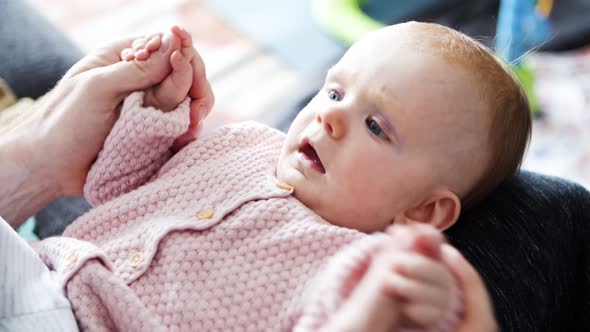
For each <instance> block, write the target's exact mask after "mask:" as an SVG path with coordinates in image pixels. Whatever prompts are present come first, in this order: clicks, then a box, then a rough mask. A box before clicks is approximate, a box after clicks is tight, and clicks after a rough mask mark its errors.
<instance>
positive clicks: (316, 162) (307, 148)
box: [298, 140, 326, 174]
mask: <svg viewBox="0 0 590 332" xmlns="http://www.w3.org/2000/svg"><path fill="white" fill-rule="evenodd" d="M298 151H299V153H301V154H302V155H303V156H304V157H305V159H307V160H309V161H310V162H311V165H312V168H314V169H315V170H316V171H318V172H320V173H322V174H325V173H326V169H325V168H324V165H323V164H322V161H321V160H320V156H318V153H317V152H316V150H315V149H314V148H313V146H312V145H311V144H310V143H309V141H308V140H304V141H303V142H302V143H301V146H300V147H299V150H298Z"/></svg>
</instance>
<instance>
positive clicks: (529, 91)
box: [512, 62, 539, 115]
mask: <svg viewBox="0 0 590 332" xmlns="http://www.w3.org/2000/svg"><path fill="white" fill-rule="evenodd" d="M512 69H513V70H514V73H515V74H516V77H517V78H518V80H519V81H520V84H521V85H522V88H523V89H524V92H525V93H526V95H527V98H528V100H529V105H530V106H531V111H532V112H533V115H536V114H537V112H538V111H539V101H538V100H537V96H536V94H535V72H534V71H533V68H531V67H530V66H528V65H527V64H526V63H525V62H522V63H521V64H520V65H516V66H512Z"/></svg>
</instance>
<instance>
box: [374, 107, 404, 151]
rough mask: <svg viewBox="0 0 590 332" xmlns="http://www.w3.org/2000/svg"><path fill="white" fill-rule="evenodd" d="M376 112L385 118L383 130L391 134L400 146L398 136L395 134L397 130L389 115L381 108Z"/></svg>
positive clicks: (400, 142)
mask: <svg viewBox="0 0 590 332" xmlns="http://www.w3.org/2000/svg"><path fill="white" fill-rule="evenodd" d="M378 112H379V113H380V114H381V116H382V117H383V118H384V119H385V123H384V124H383V125H384V126H385V127H386V128H385V131H386V132H388V133H389V134H390V135H391V136H393V139H394V140H395V142H396V143H397V144H398V145H399V146H400V147H401V145H402V141H401V139H400V138H399V135H398V134H397V130H396V129H395V125H394V124H393V121H392V119H391V117H390V116H389V115H388V114H386V113H385V112H382V111H381V110H379V111H378Z"/></svg>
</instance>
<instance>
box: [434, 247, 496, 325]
mask: <svg viewBox="0 0 590 332" xmlns="http://www.w3.org/2000/svg"><path fill="white" fill-rule="evenodd" d="M442 260H443V261H444V262H445V263H446V264H447V266H449V267H450V268H451V270H452V272H453V274H454V275H455V277H456V278H457V280H458V281H459V283H460V285H459V287H460V289H461V292H462V295H463V300H464V315H463V317H462V320H461V322H460V323H459V327H458V329H457V332H471V331H481V332H497V331H499V329H498V325H497V323H496V319H495V317H494V310H493V308H492V304H491V301H490V297H489V295H488V293H487V290H486V287H485V285H484V283H483V281H482V280H481V278H480V276H479V274H478V273H477V271H476V270H475V269H474V268H473V266H471V264H470V263H469V262H468V261H467V260H466V259H465V258H464V257H463V255H461V254H460V253H459V251H457V249H455V248H453V247H452V246H450V245H448V244H443V247H442Z"/></svg>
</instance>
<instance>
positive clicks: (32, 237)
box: [16, 217, 39, 241]
mask: <svg viewBox="0 0 590 332" xmlns="http://www.w3.org/2000/svg"><path fill="white" fill-rule="evenodd" d="M35 223H36V221H35V218H34V217H31V218H29V220H27V221H25V223H24V224H22V225H21V226H20V227H19V228H18V229H17V230H16V231H17V233H18V234H19V235H20V236H21V237H22V238H23V239H25V240H27V241H37V240H39V237H38V236H37V234H35V232H34V230H35Z"/></svg>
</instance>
